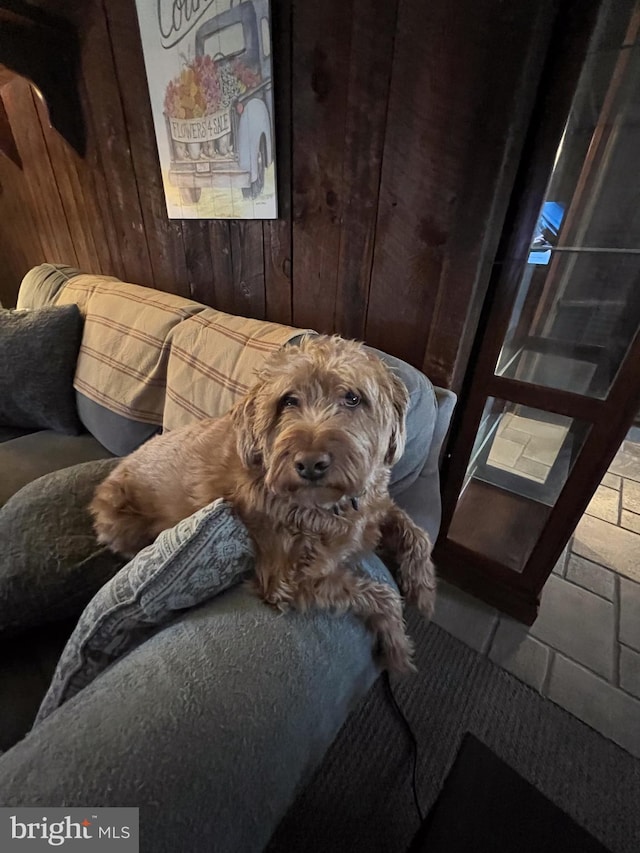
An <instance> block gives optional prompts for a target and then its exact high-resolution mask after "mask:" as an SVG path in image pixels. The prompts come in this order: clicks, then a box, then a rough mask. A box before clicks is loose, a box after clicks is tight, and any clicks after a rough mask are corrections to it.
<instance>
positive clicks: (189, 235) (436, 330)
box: [0, 0, 555, 388]
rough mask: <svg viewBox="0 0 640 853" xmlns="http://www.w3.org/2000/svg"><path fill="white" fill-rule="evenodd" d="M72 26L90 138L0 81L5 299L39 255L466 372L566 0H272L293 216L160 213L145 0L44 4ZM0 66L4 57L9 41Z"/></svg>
mask: <svg viewBox="0 0 640 853" xmlns="http://www.w3.org/2000/svg"><path fill="white" fill-rule="evenodd" d="M37 5H39V6H40V7H45V8H47V9H48V10H49V11H54V12H62V13H63V14H64V15H65V16H66V17H68V18H69V19H70V20H71V21H72V22H73V23H74V24H75V25H76V27H77V29H78V32H79V36H80V41H81V46H82V55H81V69H80V70H81V74H80V79H79V86H80V90H81V99H82V103H83V106H84V119H85V122H86V125H87V139H88V148H87V152H86V156H85V157H84V158H80V157H79V156H78V155H77V154H76V153H75V152H74V151H73V149H72V148H71V147H70V146H69V145H68V144H67V143H66V142H65V141H64V140H63V139H62V138H61V137H60V136H59V135H58V134H57V132H56V131H54V130H52V129H51V128H50V127H49V125H48V122H47V113H46V109H45V107H44V105H43V104H42V103H41V102H40V100H39V99H38V97H37V96H36V95H35V94H34V93H33V92H32V90H31V88H30V87H29V85H28V83H27V82H26V81H25V80H23V79H21V78H15V77H13V78H11V77H9V78H7V76H6V74H5V75H0V85H1V89H0V93H1V96H2V102H3V104H4V109H5V111H6V116H7V118H8V121H9V123H10V125H11V128H12V129H13V134H14V138H15V142H16V146H17V149H18V152H19V155H20V160H21V163H20V162H18V163H16V162H15V158H13V159H10V158H9V157H7V156H4V155H3V154H0V187H1V190H0V221H1V222H2V228H1V229H0V250H1V251H2V255H3V264H2V271H1V272H0V298H1V299H2V300H3V302H4V304H5V305H6V304H11V303H12V300H13V299H14V298H15V293H16V290H17V285H18V283H19V281H20V279H21V277H22V276H23V275H24V273H25V272H26V271H27V270H28V269H29V268H30V267H31V266H34V265H35V264H38V263H41V262H42V261H52V262H60V263H66V264H70V265H74V266H75V265H77V266H78V267H80V268H81V269H83V270H85V271H88V272H96V273H106V274H113V275H116V276H118V277H120V278H122V279H124V280H126V281H132V282H137V283H139V284H143V285H148V286H151V287H156V288H159V289H161V290H166V291H172V292H175V293H179V294H182V295H191V296H192V297H193V298H195V299H197V300H199V301H201V302H204V303H206V304H209V305H212V306H215V307H217V308H220V309H222V310H225V311H230V312H232V313H239V314H246V315H250V316H254V317H260V318H268V319H271V320H275V321H278V322H284V323H293V324H295V325H298V326H303V327H307V326H309V327H312V328H315V329H318V330H319V331H325V332H338V333H341V334H344V335H348V336H353V337H358V338H363V339H366V340H367V341H368V342H370V343H372V344H373V345H375V346H378V347H381V348H382V349H385V350H387V351H388V352H391V353H393V354H395V355H398V356H400V357H402V358H405V359H406V360H407V361H409V362H411V363H412V364H414V365H416V366H417V367H420V368H422V369H424V370H425V372H426V373H427V374H428V375H429V376H430V377H431V378H432V379H433V381H435V382H436V383H438V384H441V385H445V386H448V387H452V386H453V387H456V388H457V387H458V386H459V383H460V381H461V378H462V375H463V372H464V366H465V364H466V360H467V358H468V354H469V348H470V344H471V340H472V337H473V331H474V328H475V323H476V319H477V315H478V311H479V308H480V305H481V302H482V296H483V294H484V288H485V287H486V280H487V275H486V272H487V271H488V265H489V264H490V262H491V259H492V256H493V253H494V251H495V248H496V245H497V240H498V237H499V233H500V228H501V224H502V221H503V217H504V215H505V211H506V207H507V202H508V198H509V191H510V189H511V186H512V183H513V180H514V175H515V169H516V166H517V163H518V158H519V154H520V148H521V145H522V141H523V138H524V134H525V130H526V127H527V121H528V118H529V113H530V110H531V108H532V104H533V97H534V95H535V89H536V83H537V80H538V75H539V69H540V65H541V62H542V59H543V57H544V53H545V49H546V44H547V40H548V37H549V32H550V30H551V27H552V22H553V12H554V8H555V2H554V0H542V2H540V0H526V2H524V0H523V2H521V3H517V4H516V3H513V4H505V3H503V2H501V0H458V2H457V3H451V2H450V0H430V2H429V3H425V2H423V0H325V2H323V3H306V2H304V0H272V11H273V27H272V28H273V43H274V50H273V53H274V61H275V72H274V77H275V93H276V111H277V114H276V123H277V165H278V185H279V204H280V218H279V219H278V220H277V221H275V222H264V223H263V222H260V221H230V222H226V221H206V220H203V221H188V220H184V221H175V220H174V221H170V220H168V219H167V217H166V212H165V206H164V196H163V192H162V185H161V178H160V170H159V164H158V158H157V153H156V145H155V136H154V132H153V125H152V118H151V111H150V106H149V100H148V96H147V89H146V76H145V71H144V64H143V58H142V51H141V46H140V38H139V33H138V28H137V19H136V14H135V6H134V0H83V2H82V3H80V2H67V3H65V2H61V0H37ZM0 61H1V57H0Z"/></svg>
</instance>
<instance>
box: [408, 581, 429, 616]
mask: <svg viewBox="0 0 640 853" xmlns="http://www.w3.org/2000/svg"><path fill="white" fill-rule="evenodd" d="M405 597H406V600H407V602H408V603H409V604H414V605H415V606H416V607H417V608H418V610H419V611H420V612H421V613H422V614H423V615H424V616H426V617H427V619H431V618H432V616H433V611H434V610H435V606H436V579H435V574H433V572H428V573H425V574H424V575H423V576H422V577H417V578H416V577H414V578H413V579H412V580H411V582H410V583H409V584H408V585H407V590H406V593H405Z"/></svg>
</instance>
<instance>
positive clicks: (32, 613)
mask: <svg viewBox="0 0 640 853" xmlns="http://www.w3.org/2000/svg"><path fill="white" fill-rule="evenodd" d="M117 462H118V460H117V459H100V460H96V461H92V462H84V463H82V464H80V465H74V466H72V467H70V468H63V469H62V470H61V471H54V472H53V473H52V474H45V476H43V477H39V478H38V479H37V480H33V481H32V482H31V483H28V484H27V485H26V486H24V487H23V488H22V489H20V491H18V492H16V494H15V495H13V497H11V498H9V500H8V501H7V503H6V504H5V505H4V506H3V507H2V509H0V542H2V548H1V549H0V636H7V635H9V634H15V633H18V632H19V631H22V630H25V629H27V628H32V627H35V626H38V625H43V624H46V623H50V622H56V621H58V620H60V619H65V618H67V617H71V616H77V615H78V614H79V613H80V612H81V611H82V608H83V607H84V606H85V605H86V604H87V602H88V601H90V599H91V597H92V596H93V595H94V594H95V592H96V591H97V590H98V589H100V587H101V586H102V584H103V583H105V581H107V580H108V579H109V578H110V577H112V576H113V575H114V574H115V573H116V572H117V571H118V569H120V568H121V566H122V565H123V564H124V563H125V559H124V558H123V557H118V556H117V555H116V554H113V553H112V552H111V551H109V550H108V549H107V548H105V547H103V546H102V545H99V544H98V542H97V541H96V538H95V535H94V532H93V526H92V520H91V516H90V515H89V512H88V510H87V506H88V505H89V502H90V501H91V498H92V496H93V492H94V490H95V488H96V486H97V485H98V484H99V483H101V482H102V480H104V478H105V477H106V476H107V475H108V474H109V473H110V471H111V470H112V468H113V467H114V466H115V465H116V464H117Z"/></svg>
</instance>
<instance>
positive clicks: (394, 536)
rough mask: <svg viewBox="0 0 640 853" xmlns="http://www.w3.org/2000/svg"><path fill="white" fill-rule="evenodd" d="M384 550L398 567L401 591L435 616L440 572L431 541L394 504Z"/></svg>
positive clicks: (383, 539) (384, 528)
mask: <svg viewBox="0 0 640 853" xmlns="http://www.w3.org/2000/svg"><path fill="white" fill-rule="evenodd" d="M380 530H381V541H380V547H379V550H380V553H381V555H382V556H384V557H387V558H388V559H389V560H390V562H391V564H392V566H393V567H394V568H395V573H396V575H397V577H396V580H397V581H398V586H399V587H400V591H401V592H402V593H403V595H404V596H405V598H406V600H407V601H408V602H409V603H410V604H415V605H417V607H418V609H419V610H420V611H421V612H422V613H424V614H425V615H426V616H428V617H431V616H432V615H433V608H434V605H435V598H436V575H435V568H434V565H433V562H432V560H431V541H430V539H429V537H428V536H427V534H426V533H425V532H424V530H421V529H420V528H419V527H418V526H417V525H416V524H414V522H413V521H412V520H411V519H410V518H409V516H408V515H407V514H406V512H403V511H402V510H401V509H400V507H398V506H396V505H395V504H392V505H391V506H390V508H389V511H388V512H387V515H386V516H385V518H384V520H383V522H382V525H381V528H380Z"/></svg>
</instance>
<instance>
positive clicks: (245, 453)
mask: <svg viewBox="0 0 640 853" xmlns="http://www.w3.org/2000/svg"><path fill="white" fill-rule="evenodd" d="M258 391H259V387H256V388H253V389H252V390H251V391H249V393H248V394H247V396H246V397H244V398H243V399H242V400H240V402H239V403H236V405H235V407H234V408H233V410H232V411H231V422H232V424H233V428H234V430H235V433H236V447H237V450H238V455H239V456H240V458H241V459H242V461H243V463H244V464H245V465H246V466H247V468H251V467H253V466H254V465H259V464H260V462H261V461H262V453H261V450H260V441H259V433H258V431H257V428H256V409H257V397H258Z"/></svg>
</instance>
